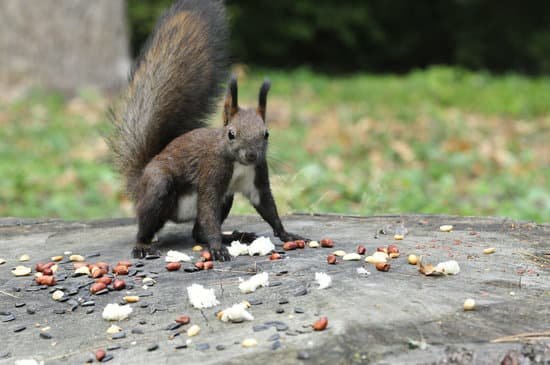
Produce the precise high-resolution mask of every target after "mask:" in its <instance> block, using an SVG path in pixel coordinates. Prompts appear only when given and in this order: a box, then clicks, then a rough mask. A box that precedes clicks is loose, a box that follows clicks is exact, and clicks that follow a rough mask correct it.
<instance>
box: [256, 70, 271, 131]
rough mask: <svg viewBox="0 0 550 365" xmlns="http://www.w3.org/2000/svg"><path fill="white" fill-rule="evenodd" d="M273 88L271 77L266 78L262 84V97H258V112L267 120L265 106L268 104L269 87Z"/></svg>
mask: <svg viewBox="0 0 550 365" xmlns="http://www.w3.org/2000/svg"><path fill="white" fill-rule="evenodd" d="M270 88H271V81H269V79H265V80H264V82H263V84H262V86H261V87H260V97H259V98H258V99H259V100H258V109H257V111H258V114H260V116H261V117H262V119H263V121H264V122H265V108H266V104H267V93H268V91H269V89H270Z"/></svg>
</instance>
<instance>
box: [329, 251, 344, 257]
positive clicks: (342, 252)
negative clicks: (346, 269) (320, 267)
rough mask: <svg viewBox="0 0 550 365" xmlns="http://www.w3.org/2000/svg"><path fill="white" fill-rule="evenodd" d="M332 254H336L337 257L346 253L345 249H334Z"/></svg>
mask: <svg viewBox="0 0 550 365" xmlns="http://www.w3.org/2000/svg"><path fill="white" fill-rule="evenodd" d="M332 254H333V255H335V256H338V257H344V256H345V255H346V251H343V250H336V251H334V252H333V253H332Z"/></svg>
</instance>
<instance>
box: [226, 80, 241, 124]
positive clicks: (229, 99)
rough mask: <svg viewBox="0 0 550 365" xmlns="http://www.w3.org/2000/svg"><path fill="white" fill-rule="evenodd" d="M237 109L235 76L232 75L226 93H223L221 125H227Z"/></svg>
mask: <svg viewBox="0 0 550 365" xmlns="http://www.w3.org/2000/svg"><path fill="white" fill-rule="evenodd" d="M238 111H239V100H238V93H237V77H236V76H235V75H232V76H231V79H230V80H229V86H228V87H227V94H226V95H225V102H224V105H223V125H227V123H229V121H230V120H231V118H232V117H233V116H234V115H235V114H237V112H238Z"/></svg>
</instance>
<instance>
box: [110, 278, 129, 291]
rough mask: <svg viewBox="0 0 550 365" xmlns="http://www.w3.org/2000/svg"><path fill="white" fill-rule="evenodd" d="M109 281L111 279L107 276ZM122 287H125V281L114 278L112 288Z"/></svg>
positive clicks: (118, 288)
mask: <svg viewBox="0 0 550 365" xmlns="http://www.w3.org/2000/svg"><path fill="white" fill-rule="evenodd" d="M110 281H111V279H110V278H109V282H110ZM124 288H126V282H125V281H124V280H120V279H115V281H114V282H113V289H115V290H122V289H124Z"/></svg>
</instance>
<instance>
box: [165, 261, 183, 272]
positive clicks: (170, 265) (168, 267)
mask: <svg viewBox="0 0 550 365" xmlns="http://www.w3.org/2000/svg"><path fill="white" fill-rule="evenodd" d="M179 269H181V264H180V263H179V262H169V263H167V264H166V270H168V271H178V270H179Z"/></svg>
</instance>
